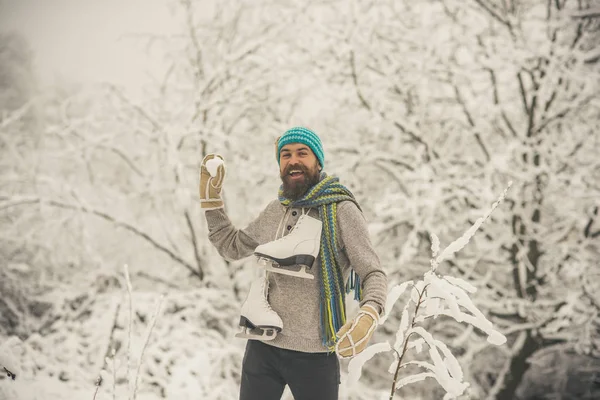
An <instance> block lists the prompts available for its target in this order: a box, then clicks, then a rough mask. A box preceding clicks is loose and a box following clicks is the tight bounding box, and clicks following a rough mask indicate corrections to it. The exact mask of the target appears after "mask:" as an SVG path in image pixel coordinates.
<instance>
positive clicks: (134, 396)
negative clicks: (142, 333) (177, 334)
mask: <svg viewBox="0 0 600 400" xmlns="http://www.w3.org/2000/svg"><path fill="white" fill-rule="evenodd" d="M164 298H165V296H164V295H161V296H160V298H159V299H158V302H157V304H156V309H155V310H154V314H152V319H151V320H150V324H149V325H148V332H147V333H146V340H145V341H144V347H142V351H141V353H140V359H139V362H138V367H137V371H136V373H135V383H134V386H133V399H134V400H135V399H136V398H137V385H138V379H139V376H140V369H141V368H142V361H143V359H144V352H145V351H146V347H148V342H150V335H152V330H153V329H154V325H155V324H156V319H157V318H158V314H159V313H160V307H161V306H162V302H163V299H164Z"/></svg>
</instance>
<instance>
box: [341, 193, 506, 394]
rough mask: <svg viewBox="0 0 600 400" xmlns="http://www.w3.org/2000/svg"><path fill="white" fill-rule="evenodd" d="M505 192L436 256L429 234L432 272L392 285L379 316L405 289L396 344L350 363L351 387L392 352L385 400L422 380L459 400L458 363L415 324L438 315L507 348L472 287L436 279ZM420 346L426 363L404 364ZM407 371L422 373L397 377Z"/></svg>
mask: <svg viewBox="0 0 600 400" xmlns="http://www.w3.org/2000/svg"><path fill="white" fill-rule="evenodd" d="M510 185H511V183H509V188H510ZM507 191H508V188H507V189H506V190H505V191H504V193H503V194H502V196H501V197H500V199H498V201H496V202H495V203H494V204H493V206H492V208H491V209H490V211H489V212H488V213H487V214H486V215H484V216H483V217H481V218H479V219H477V221H476V222H475V224H473V226H471V228H470V229H468V230H467V231H466V232H465V233H464V234H463V235H462V236H461V237H460V238H458V239H457V240H455V241H454V242H452V243H451V244H450V245H448V246H447V247H446V248H445V249H444V250H443V251H442V252H441V253H440V252H439V250H440V247H439V246H440V240H439V238H438V237H437V236H436V235H432V238H431V243H432V246H431V251H432V259H431V270H430V271H427V272H426V273H425V274H424V275H423V278H422V279H421V280H419V281H417V282H413V281H408V282H404V283H402V284H400V285H396V286H394V287H393V288H392V289H391V291H390V293H389V295H388V300H387V302H386V307H385V314H384V315H383V316H382V318H381V321H380V324H383V323H385V322H386V320H387V317H388V316H389V315H390V313H391V311H392V309H393V307H394V305H395V304H396V302H397V301H398V299H399V298H400V297H401V296H402V294H404V292H405V291H406V289H408V288H410V297H409V299H408V301H407V302H406V305H405V306H404V309H403V310H402V317H401V320H400V326H399V328H398V330H397V333H396V341H395V343H394V344H393V345H392V344H390V343H389V342H387V341H386V342H381V343H377V344H373V345H371V346H369V347H368V348H367V349H366V350H365V351H363V352H362V353H361V354H359V355H358V356H356V357H355V358H353V359H352V361H350V363H349V365H348V370H349V375H348V380H349V381H350V382H351V383H355V382H356V381H357V380H358V379H359V378H360V376H361V371H362V367H363V365H364V364H365V362H366V361H368V360H369V359H371V358H372V357H373V356H374V355H375V354H377V353H382V352H390V351H391V352H393V353H394V355H395V361H394V362H393V363H392V365H390V368H389V372H390V373H391V374H393V376H394V377H393V382H392V388H391V392H390V397H389V398H390V400H391V399H392V398H393V397H394V394H395V392H396V390H398V389H400V388H402V387H404V386H406V385H408V384H411V383H415V382H419V381H422V380H425V379H427V378H433V379H435V380H436V381H437V382H438V383H439V384H440V386H441V387H442V388H443V389H444V391H445V392H446V394H445V396H444V399H445V400H446V399H455V398H457V397H459V396H461V395H463V394H464V393H465V391H466V390H467V388H468V387H469V383H468V382H464V381H463V378H464V375H463V371H462V368H461V366H460V364H459V362H458V360H457V359H456V358H455V357H454V355H453V354H452V352H451V351H450V349H449V348H448V346H447V345H446V344H445V343H444V342H442V341H440V340H438V339H436V338H434V337H433V335H432V334H431V333H430V332H428V331H427V330H426V329H424V328H423V327H422V326H420V325H419V324H422V323H423V322H425V321H426V320H428V319H436V318H438V317H439V316H446V317H450V318H454V319H455V320H456V321H457V322H460V323H465V324H469V325H472V326H473V327H475V328H477V329H478V330H479V331H481V332H483V333H485V334H486V335H487V341H488V342H489V343H491V344H493V345H497V346H500V345H503V344H504V343H506V337H505V336H504V335H503V334H502V333H500V332H498V331H497V330H496V329H494V326H493V324H492V323H491V322H490V321H489V320H488V319H487V318H486V317H485V315H483V313H482V312H481V311H479V309H478V308H477V307H476V306H475V304H474V303H473V301H472V300H471V299H470V297H469V294H472V293H475V292H476V291H477V288H476V287H475V286H473V285H472V284H471V283H469V282H467V281H465V280H463V279H460V278H455V277H451V276H440V275H438V273H437V269H438V267H439V265H440V263H442V262H443V261H444V260H447V259H449V258H451V257H452V256H453V255H454V254H455V253H456V252H458V251H460V250H461V249H462V248H463V247H465V246H466V245H467V243H468V242H469V240H470V239H471V238H472V237H473V235H474V234H475V232H476V231H477V229H478V228H479V227H480V226H481V224H483V223H484V222H485V220H487V218H488V217H489V216H490V215H491V213H492V212H493V211H494V209H495V208H496V207H497V206H498V205H499V204H500V202H501V201H502V200H503V199H504V198H505V197H506V193H507ZM425 346H427V348H428V354H429V358H430V361H431V362H427V361H421V360H410V361H405V357H406V356H407V353H408V351H409V350H414V351H415V353H416V354H419V353H421V352H422V350H423V348H424V347H425ZM403 361H404V362H403ZM409 366H416V367H420V368H421V369H423V370H424V371H421V372H418V373H414V374H410V375H408V376H405V377H402V378H400V371H401V370H402V369H404V368H406V367H409Z"/></svg>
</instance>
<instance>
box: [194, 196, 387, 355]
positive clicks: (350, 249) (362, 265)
mask: <svg viewBox="0 0 600 400" xmlns="http://www.w3.org/2000/svg"><path fill="white" fill-rule="evenodd" d="M306 211H307V209H305V212H306ZM205 215H206V221H207V223H208V229H209V239H210V241H211V242H212V243H213V245H214V246H215V247H216V248H217V250H218V252H219V254H221V256H223V257H224V258H225V259H228V260H238V259H241V258H244V257H248V256H250V255H252V254H253V253H254V249H255V248H256V247H257V246H258V245H261V244H264V243H267V242H270V241H272V240H275V239H276V232H277V229H278V228H279V227H280V226H282V227H283V230H284V235H286V234H288V233H289V232H290V230H291V229H292V227H293V226H294V225H295V224H296V221H297V220H298V218H299V217H300V215H302V211H301V210H300V209H298V208H291V207H285V206H283V205H282V204H281V203H280V202H279V201H278V200H274V201H272V202H271V203H269V205H267V207H266V208H265V209H264V210H263V211H262V213H260V215H259V216H258V217H257V218H256V219H255V220H254V221H252V222H251V223H250V224H249V225H248V226H247V227H246V228H244V229H240V230H238V229H236V228H235V227H234V226H233V224H232V223H231V221H230V220H229V218H228V217H227V214H226V213H225V212H224V211H223V209H217V210H209V211H206V213H205ZM308 215H310V216H311V217H314V218H319V212H318V210H317V209H315V208H312V209H310V210H308ZM337 229H338V232H339V236H338V242H339V243H338V245H339V248H338V250H339V256H340V266H341V268H342V272H343V276H344V280H347V279H348V277H349V275H350V270H351V268H352V269H354V271H356V273H357V274H358V276H359V277H360V280H361V284H362V286H363V299H362V301H361V304H360V305H361V306H362V305H363V304H365V303H367V302H369V303H370V304H372V305H374V306H377V308H379V310H383V309H384V304H385V300H386V295H387V278H386V275H385V272H384V271H383V269H382V268H381V265H380V261H379V257H378V256H377V254H376V253H375V250H374V249H373V246H372V244H371V240H370V238H369V232H368V230H367V223H366V221H365V218H364V216H363V214H362V212H361V211H360V210H359V209H358V207H357V206H356V205H355V204H354V203H353V202H351V201H343V202H341V203H339V204H338V210H337ZM280 232H281V230H280ZM279 236H280V237H281V236H282V235H281V233H280V234H279ZM294 269H296V270H297V269H299V267H296V268H294ZM308 271H309V273H311V274H313V275H314V276H315V279H302V278H298V277H294V276H287V275H283V274H276V273H270V274H269V295H268V296H269V304H270V305H271V307H272V308H273V310H274V311H275V312H276V313H277V314H279V316H280V317H281V319H282V321H283V330H282V332H280V333H279V334H277V337H276V338H275V339H273V340H270V341H266V342H265V343H267V344H270V345H273V346H276V347H281V348H285V349H290V350H296V351H303V352H307V353H319V352H326V351H327V349H326V347H325V346H323V341H322V337H321V326H320V321H321V318H320V288H321V268H320V260H319V259H318V258H317V260H315V263H314V264H313V266H312V268H311V269H310V270H308ZM347 317H348V318H349V319H350V318H352V317H353V316H351V315H349V316H347Z"/></svg>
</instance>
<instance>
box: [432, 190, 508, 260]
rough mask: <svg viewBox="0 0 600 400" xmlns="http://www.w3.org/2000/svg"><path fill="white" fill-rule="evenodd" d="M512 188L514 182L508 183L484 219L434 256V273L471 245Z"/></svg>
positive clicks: (479, 219) (479, 220)
mask: <svg viewBox="0 0 600 400" xmlns="http://www.w3.org/2000/svg"><path fill="white" fill-rule="evenodd" d="M511 186H512V181H510V182H508V186H507V187H506V189H504V191H503V192H502V194H501V195H500V197H499V198H498V200H496V202H495V203H494V204H492V208H491V209H490V210H489V211H488V212H487V213H486V214H485V215H484V216H483V217H481V218H478V219H477V221H475V223H474V224H473V226H471V227H470V228H469V229H467V231H466V232H465V233H464V234H463V235H462V236H461V237H459V238H458V239H456V240H455V241H454V242H452V243H450V244H449V245H448V246H447V247H446V248H445V249H444V250H443V251H442V253H441V254H440V255H439V256H437V257H435V254H434V256H433V257H435V258H432V260H431V271H432V272H435V270H436V269H437V267H438V266H439V265H440V263H441V262H442V261H444V260H446V259H448V258H449V257H450V256H452V255H453V254H454V253H456V252H458V251H460V250H461V249H462V248H463V247H465V246H466V245H467V243H469V240H471V238H472V237H473V235H475V232H476V231H477V230H478V229H479V227H480V226H481V225H482V224H483V223H484V222H485V221H486V220H487V219H488V218H489V216H490V215H491V214H492V212H493V211H494V210H495V209H496V207H498V205H499V204H500V203H501V202H502V201H503V200H504V198H505V197H506V194H507V193H508V189H510V187H511Z"/></svg>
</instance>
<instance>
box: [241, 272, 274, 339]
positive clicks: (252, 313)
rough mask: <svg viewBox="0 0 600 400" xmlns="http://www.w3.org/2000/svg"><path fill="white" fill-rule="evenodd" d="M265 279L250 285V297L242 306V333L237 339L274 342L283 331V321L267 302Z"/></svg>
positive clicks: (256, 280)
mask: <svg viewBox="0 0 600 400" xmlns="http://www.w3.org/2000/svg"><path fill="white" fill-rule="evenodd" d="M266 289H267V285H266V279H265V277H264V276H263V277H261V278H259V279H255V280H254V281H253V282H252V284H251V285H250V291H249V292H248V297H247V298H246V301H245V302H244V304H243V305H242V311H241V313H240V314H241V315H240V326H241V327H242V331H241V332H239V333H237V334H236V335H235V337H238V338H242V339H255V340H273V339H274V338H275V336H277V333H278V332H281V330H282V329H283V321H281V318H280V317H279V315H277V313H276V312H275V311H273V309H272V308H271V305H270V304H269V302H268V301H267V291H266Z"/></svg>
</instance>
